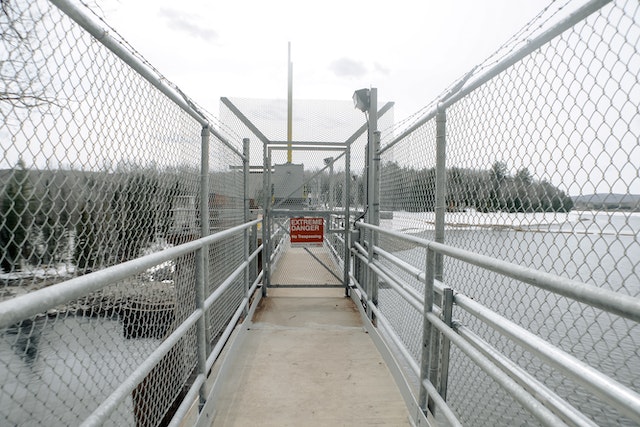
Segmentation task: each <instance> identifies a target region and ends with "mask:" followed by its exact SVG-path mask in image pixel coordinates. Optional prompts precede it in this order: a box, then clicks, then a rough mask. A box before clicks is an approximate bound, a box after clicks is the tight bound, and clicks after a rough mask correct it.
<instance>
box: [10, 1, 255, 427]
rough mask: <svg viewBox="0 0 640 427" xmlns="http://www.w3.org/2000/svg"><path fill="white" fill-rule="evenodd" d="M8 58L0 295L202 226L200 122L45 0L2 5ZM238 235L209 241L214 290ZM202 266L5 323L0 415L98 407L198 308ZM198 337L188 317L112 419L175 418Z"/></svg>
mask: <svg viewBox="0 0 640 427" xmlns="http://www.w3.org/2000/svg"><path fill="white" fill-rule="evenodd" d="M87 13H88V14H90V12H87ZM95 19H96V20H98V18H95ZM105 25H106V24H105ZM109 34H110V35H111V36H117V33H115V32H114V31H110V32H109ZM120 42H121V43H122V44H123V45H125V46H126V42H125V41H123V40H121V41H120ZM133 54H134V55H135V52H133ZM0 56H1V57H0V116H1V122H2V126H1V127H0V145H1V146H2V151H1V154H0V198H1V203H2V205H1V209H0V266H1V269H2V271H1V272H0V281H1V282H0V299H1V300H2V301H9V300H11V299H12V298H15V297H16V296H20V295H23V294H28V293H31V292H34V291H36V290H38V289H42V288H46V287H49V286H52V285H55V284H57V283H60V282H64V281H66V280H68V279H71V278H74V277H78V276H82V275H86V274H91V273H93V272H96V271H98V270H102V269H104V268H105V267H109V266H113V265H117V264H120V263H123V262H125V261H130V260H133V259H136V258H138V257H140V256H143V255H146V254H150V253H154V252H158V251H160V250H163V249H166V248H170V247H172V246H175V245H178V244H181V243H185V242H187V241H190V240H193V239H195V238H198V237H200V235H201V230H202V228H203V227H202V225H203V224H201V218H202V215H201V212H200V211H201V209H200V205H201V198H202V197H203V196H202V192H201V182H200V169H201V140H202V137H201V132H202V125H201V124H200V123H198V122H197V121H196V120H195V119H193V118H192V116H191V115H190V114H188V113H187V112H185V111H184V110H182V109H181V108H179V107H178V106H177V105H176V104H175V103H173V102H172V101H171V100H170V99H169V98H167V96H165V95H163V94H162V93H161V92H160V91H159V90H157V89H156V88H155V87H154V86H153V85H152V84H151V83H149V82H148V81H146V80H145V79H143V78H142V77H141V76H140V75H138V74H137V73H136V72H134V71H133V70H132V69H131V68H130V67H129V66H128V65H127V64H125V63H124V62H123V61H122V60H120V59H119V58H118V57H116V56H115V55H114V54H113V53H112V52H111V51H109V50H108V49H107V48H105V47H104V46H103V45H102V44H100V43H99V42H97V41H96V40H94V39H93V38H92V37H91V36H90V35H89V34H88V33H87V32H86V31H85V30H83V29H81V28H80V27H79V26H78V25H76V24H75V23H73V22H72V21H71V20H70V19H69V18H68V17H67V16H66V15H64V14H62V13H61V12H60V11H59V10H58V9H56V8H55V7H53V6H51V5H50V4H49V3H48V2H44V1H37V2H27V1H9V2H2V8H1V10H0ZM140 60H141V61H143V62H144V60H142V59H140ZM146 65H147V66H149V65H148V64H146ZM149 67H150V66H149ZM150 68H152V67H150ZM178 92H179V91H178ZM210 123H212V125H215V123H213V122H211V121H210ZM218 136H221V137H224V138H225V143H223V142H222V141H221V140H220V139H219V138H218ZM228 145H230V146H231V147H233V149H232V148H230V147H229V146H228ZM241 151H242V142H241V141H240V140H239V138H237V137H235V136H234V135H233V134H231V133H230V132H229V131H228V130H227V129H226V128H224V127H222V126H218V128H217V129H216V135H212V136H211V138H210V155H209V160H208V164H209V170H210V175H209V176H210V180H209V181H210V182H209V195H208V201H209V227H208V228H209V230H210V231H211V232H216V231H220V230H223V229H227V228H229V227H232V226H235V225H238V224H240V223H242V222H244V210H243V203H244V200H243V198H244V194H243V175H242V170H241V166H242V159H241V158H240V157H239V156H238V154H237V152H241ZM243 241H244V239H243V236H242V233H239V234H238V235H234V236H232V237H229V238H228V239H227V240H225V241H222V242H219V243H217V244H214V245H212V246H211V247H210V248H209V257H208V260H209V261H208V272H209V284H208V288H207V289H206V290H207V292H208V294H210V293H211V292H213V291H214V290H215V289H216V288H217V287H218V286H219V285H220V284H221V282H222V281H223V280H224V279H225V278H226V277H227V276H228V275H229V274H230V272H232V271H234V270H235V268H236V267H237V265H239V263H240V262H241V260H242V259H243ZM196 265H197V263H196V254H195V253H189V254H186V255H183V256H180V257H178V258H175V259H173V260H171V261H168V262H166V263H163V264H160V265H156V266H155V267H153V268H151V269H148V270H146V271H145V272H143V273H141V274H139V275H135V276H133V277H129V278H128V279H126V280H124V281H121V282H118V283H114V284H112V285H109V286H108V287H106V288H103V289H101V290H100V291H97V292H93V293H91V294H88V295H86V296H85V297H83V298H80V299H79V300H77V301H71V302H68V303H66V304H64V305H61V306H58V307H56V308H52V309H50V310H48V311H46V312H42V313H40V314H39V315H37V316H35V317H31V318H26V319H23V320H21V321H20V322H17V323H15V324H13V325H10V326H8V327H7V328H4V329H2V330H0V424H2V425H43V424H46V425H74V424H77V423H78V421H79V420H83V419H84V418H86V417H87V416H88V415H89V414H91V413H92V412H93V411H94V410H95V409H96V408H97V407H98V405H99V404H101V403H103V402H104V400H105V399H106V398H107V396H109V395H110V394H111V393H112V392H113V391H114V390H115V389H116V388H117V387H118V386H119V385H120V384H122V382H123V381H124V380H125V379H126V378H127V377H128V376H129V375H131V373H132V372H133V371H134V369H136V368H137V367H138V366H139V365H140V364H141V363H142V362H143V361H144V360H145V359H146V358H147V357H148V356H149V355H150V354H151V352H152V351H154V350H156V349H157V348H158V346H159V344H160V343H161V342H162V341H163V340H164V339H165V338H166V337H167V336H168V335H169V334H170V333H171V332H173V331H174V330H175V328H176V327H177V325H179V324H180V323H182V322H183V321H184V320H185V319H187V318H188V317H189V316H190V315H191V314H192V313H193V311H194V310H195V308H196V292H195V284H196V281H197V275H196ZM243 289H244V288H243V283H242V280H237V283H234V284H233V285H232V286H231V287H230V288H229V289H228V290H227V291H226V293H225V294H224V295H223V296H222V297H221V298H220V299H219V300H217V301H216V302H215V303H214V304H213V305H212V307H211V308H210V310H209V312H208V316H207V317H208V338H209V343H210V344H212V345H213V344H214V343H215V342H216V340H217V338H218V336H219V333H220V330H221V328H222V327H224V326H225V325H226V324H227V323H228V321H229V319H230V318H231V315H232V314H233V312H234V311H235V310H236V308H237V306H238V304H239V302H240V301H241V300H242V297H243V296H242V292H243ZM208 294H207V295H208ZM196 347H197V346H196V331H195V326H194V327H192V328H191V329H190V330H189V331H188V332H187V333H186V334H185V335H184V336H183V338H182V339H181V340H180V341H179V343H178V344H177V345H175V346H174V347H173V348H172V349H171V350H170V351H169V353H168V354H167V355H166V356H164V357H163V358H162V359H161V361H160V362H159V363H158V364H157V365H156V366H155V367H154V368H153V370H152V371H151V372H150V373H149V374H148V375H147V376H146V378H145V379H144V380H143V381H142V382H141V383H140V384H138V386H137V387H136V388H135V390H134V391H133V392H132V393H131V395H130V396H129V397H128V398H127V399H125V401H124V402H123V403H122V404H121V405H120V406H119V407H118V408H117V409H116V411H115V412H114V413H113V414H112V415H111V416H110V418H109V420H108V422H107V424H110V425H134V424H135V425H139V426H146V425H159V424H162V423H166V422H167V420H169V419H170V417H171V416H172V414H173V411H175V409H176V408H177V405H178V404H179V403H180V401H181V398H182V397H183V396H184V394H185V393H186V391H187V390H188V386H189V385H190V384H191V381H192V380H193V376H194V374H195V368H196V362H197V356H196Z"/></svg>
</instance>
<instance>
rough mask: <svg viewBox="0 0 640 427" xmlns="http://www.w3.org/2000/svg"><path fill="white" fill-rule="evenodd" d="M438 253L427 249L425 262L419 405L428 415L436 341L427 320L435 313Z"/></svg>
mask: <svg viewBox="0 0 640 427" xmlns="http://www.w3.org/2000/svg"><path fill="white" fill-rule="evenodd" d="M435 266H436V253H435V252H434V251H433V250H432V249H431V248H430V247H427V254H426V261H425V284H424V312H423V315H424V316H423V321H422V356H421V360H420V362H421V363H420V395H419V399H418V404H419V405H420V408H421V409H422V410H423V411H424V412H425V413H427V411H433V402H432V400H431V399H430V398H429V397H428V393H427V389H426V388H425V386H424V382H425V381H430V380H429V378H430V371H431V369H432V366H431V363H432V358H431V354H432V351H433V349H432V347H433V341H434V335H435V334H434V333H433V332H434V331H433V330H434V327H433V325H432V324H431V322H429V320H428V319H427V316H426V314H427V313H430V312H431V311H433V284H434V281H435Z"/></svg>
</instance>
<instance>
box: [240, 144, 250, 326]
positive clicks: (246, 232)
mask: <svg viewBox="0 0 640 427" xmlns="http://www.w3.org/2000/svg"><path fill="white" fill-rule="evenodd" d="M242 155H243V156H244V158H243V159H242V166H243V185H244V222H245V223H247V222H249V221H250V215H249V138H244V139H243V140H242ZM243 235H244V242H243V249H244V262H246V263H247V265H246V266H245V268H244V295H245V297H246V298H247V301H248V300H249V281H250V280H251V279H250V276H249V272H250V267H249V228H245V229H244V231H243ZM244 314H245V315H247V314H249V304H246V305H245V308H244Z"/></svg>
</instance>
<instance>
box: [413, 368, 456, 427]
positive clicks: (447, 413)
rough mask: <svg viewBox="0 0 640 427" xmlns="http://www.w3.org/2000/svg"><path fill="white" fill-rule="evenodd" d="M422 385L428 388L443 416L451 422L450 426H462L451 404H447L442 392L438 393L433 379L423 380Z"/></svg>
mask: <svg viewBox="0 0 640 427" xmlns="http://www.w3.org/2000/svg"><path fill="white" fill-rule="evenodd" d="M422 385H424V388H425V389H427V393H428V394H429V397H430V398H431V399H432V400H433V403H435V405H436V408H437V409H438V411H439V413H440V414H442V416H443V417H444V418H445V419H446V420H447V421H448V422H449V426H451V427H462V423H461V422H460V421H459V420H458V417H456V414H454V413H453V411H452V410H451V407H449V405H447V402H445V400H444V399H443V398H442V396H440V393H438V390H436V388H435V387H434V386H433V384H431V381H429V379H425V380H424V381H422Z"/></svg>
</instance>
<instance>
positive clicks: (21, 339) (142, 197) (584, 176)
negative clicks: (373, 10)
mask: <svg viewBox="0 0 640 427" xmlns="http://www.w3.org/2000/svg"><path fill="white" fill-rule="evenodd" d="M89 3H91V4H93V3H95V2H89ZM556 3H557V2H556ZM0 5H1V7H0V147H1V148H2V149H1V150H0V153H2V154H0V270H1V271H0V426H38V425H48V426H56V427H57V426H70V425H82V426H136V427H147V426H149V427H152V426H173V427H178V426H203V427H209V426H254V425H256V426H258V425H265V426H336V425H342V426H359V425H360V426H370V425H389V426H403V425H406V426H421V427H426V426H434V427H435V426H462V425H465V426H492V427H493V426H500V427H502V426H504V427H510V426H534V425H543V426H565V425H566V426H572V427H575V426H580V427H583V426H585V427H586V426H590V427H593V426H624V427H631V426H638V425H640V350H639V349H640V176H639V174H638V159H639V158H640V143H639V141H640V77H639V76H640V51H639V49H638V46H640V3H639V2H638V1H637V0H614V1H611V0H584V1H583V0H579V1H578V0H568V1H563V2H562V5H560V6H558V5H557V4H555V3H553V2H552V4H551V5H550V6H549V7H547V8H544V9H543V10H542V11H541V12H540V14H539V15H537V16H536V17H534V18H533V19H532V21H531V22H529V23H528V24H527V26H525V27H524V28H523V29H522V30H521V31H520V32H518V33H517V34H516V35H514V37H513V38H511V39H510V40H509V41H508V42H507V43H506V44H505V45H504V46H502V47H500V48H499V49H497V50H496V52H495V53H494V54H493V55H492V56H491V57H489V58H487V60H486V61H484V62H483V63H481V64H478V66H476V67H473V68H472V69H471V70H470V71H469V72H467V73H465V74H464V75H463V76H462V77H461V78H459V79H458V80H455V81H454V82H452V84H451V86H449V87H448V88H446V89H445V90H443V91H442V92H441V95H440V96H439V97H438V98H437V99H435V100H433V101H431V102H428V103H427V102H426V101H427V100H425V105H426V106H425V107H424V108H423V109H421V110H420V111H418V112H417V113H415V114H414V115H412V116H410V117H408V118H406V119H402V120H397V118H396V117H394V103H393V102H380V103H378V88H375V87H370V88H366V89H358V90H356V91H355V93H354V94H353V101H354V102H353V103H352V102H351V99H350V94H345V95H346V96H345V101H344V102H343V101H324V100H293V99H291V96H290V98H289V100H288V101H290V102H287V103H285V102H280V101H279V100H260V99H242V98H227V97H223V98H221V99H220V105H219V114H218V116H213V115H212V114H211V113H209V112H207V111H205V109H204V108H202V107H201V106H200V105H199V104H198V103H197V102H196V101H195V100H194V99H193V98H191V97H189V96H187V95H186V94H185V93H184V92H183V91H182V90H181V89H180V88H178V87H177V86H176V85H174V84H173V83H171V82H169V81H168V79H167V78H165V77H164V76H163V75H161V74H160V72H159V71H158V70H156V69H155V68H154V67H153V66H152V65H151V64H150V63H149V62H148V61H146V60H145V59H144V58H143V57H142V56H141V55H140V54H139V53H138V52H137V51H136V50H135V49H134V48H132V47H131V45H130V44H129V43H128V42H127V41H126V40H125V39H124V38H123V37H122V36H121V35H119V34H118V32H117V31H116V30H115V29H113V28H111V27H109V25H108V24H107V23H106V22H105V21H104V20H103V19H102V18H101V17H100V16H99V15H97V14H96V13H94V12H93V11H92V10H91V8H90V6H87V5H86V4H85V2H82V1H76V0H50V1H46V0H36V1H14V0H10V1H0ZM393 7H399V6H397V5H394V6H393ZM411 12H412V11H411V10H407V11H406V13H411ZM337 13H339V11H338V12H337ZM238 24H241V23H240V22H238ZM389 36H390V37H392V36H393V35H389ZM395 42H396V41H394V43H395ZM397 45H398V46H399V47H401V46H402V41H401V40H398V41H397ZM168 53H169V52H167V54H168ZM420 63H427V64H429V67H436V66H438V64H441V63H442V58H428V60H426V61H420ZM255 66H256V67H258V66H260V64H255ZM321 66H322V64H314V65H313V67H321ZM202 68H203V69H202V70H195V71H198V72H206V73H207V74H208V75H209V74H210V76H211V78H212V79H215V78H217V76H218V74H216V72H217V70H212V69H209V68H208V67H205V66H202ZM290 69H291V67H290ZM433 70H434V69H431V68H429V69H425V70H420V75H422V76H424V79H425V80H426V79H429V78H430V76H431V74H430V73H432V72H433ZM290 81H291V80H290ZM216 84H217V85H219V86H222V85H223V84H224V82H216ZM383 91H385V89H384V88H381V98H382V95H383ZM354 104H355V108H354ZM214 107H215V106H214ZM209 108H211V106H209ZM294 111H295V114H294ZM284 117H287V120H286V122H285V119H284ZM285 129H286V130H287V132H286V136H285V132H284V130H285Z"/></svg>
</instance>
